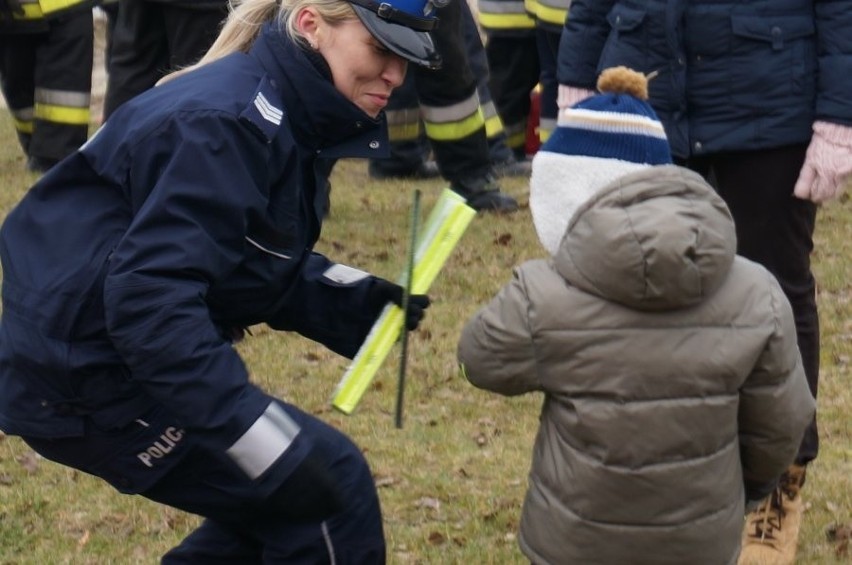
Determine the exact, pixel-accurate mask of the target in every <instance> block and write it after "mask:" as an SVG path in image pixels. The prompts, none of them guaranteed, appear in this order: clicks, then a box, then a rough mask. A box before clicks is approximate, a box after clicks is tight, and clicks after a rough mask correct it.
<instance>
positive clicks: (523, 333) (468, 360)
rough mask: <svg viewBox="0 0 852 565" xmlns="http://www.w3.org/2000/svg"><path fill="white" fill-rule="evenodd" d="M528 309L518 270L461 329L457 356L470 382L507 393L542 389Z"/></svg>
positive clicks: (515, 393) (527, 299) (527, 298)
mask: <svg viewBox="0 0 852 565" xmlns="http://www.w3.org/2000/svg"><path fill="white" fill-rule="evenodd" d="M529 311H530V308H529V297H528V295H527V292H526V288H525V287H524V284H523V280H522V277H521V276H520V275H519V271H517V270H516V271H515V276H514V277H513V279H512V280H511V281H510V282H509V283H508V284H507V285H506V286H504V287H503V288H502V289H501V290H500V292H499V293H498V294H497V296H495V297H494V299H492V300H491V302H490V303H489V304H487V305H486V306H484V307H483V308H482V309H481V310H479V311H478V312H477V313H476V314H474V316H473V317H472V318H471V319H470V320H469V321H468V322H467V324H466V325H465V327H464V329H463V330H462V334H461V338H460V339H459V345H458V360H459V364H460V365H461V370H462V374H463V375H464V376H465V378H466V379H467V380H469V381H470V382H471V384H473V385H474V386H476V387H478V388H482V389H486V390H490V391H493V392H497V393H500V394H505V395H517V394H523V393H525V392H530V391H535V390H541V387H540V385H539V382H538V376H537V371H536V363H535V348H534V344H533V337H532V332H531V330H530V324H529Z"/></svg>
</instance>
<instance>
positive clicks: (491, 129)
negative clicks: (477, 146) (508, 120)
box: [482, 102, 503, 138]
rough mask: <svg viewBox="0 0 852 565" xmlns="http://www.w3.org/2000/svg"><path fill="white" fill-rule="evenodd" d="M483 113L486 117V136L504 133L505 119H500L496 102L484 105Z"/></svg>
mask: <svg viewBox="0 0 852 565" xmlns="http://www.w3.org/2000/svg"><path fill="white" fill-rule="evenodd" d="M482 115H483V116H484V117H485V137H488V138H491V137H496V136H498V135H500V134H501V133H503V120H501V119H500V115H499V114H498V113H497V107H496V106H495V105H494V102H486V103H485V104H483V105H482Z"/></svg>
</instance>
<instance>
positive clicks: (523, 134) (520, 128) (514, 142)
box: [506, 120, 527, 149]
mask: <svg viewBox="0 0 852 565" xmlns="http://www.w3.org/2000/svg"><path fill="white" fill-rule="evenodd" d="M526 142H527V122H526V120H524V121H523V122H520V123H517V124H512V125H511V126H509V125H507V126H506V145H508V146H509V147H511V148H512V149H518V148H520V147H523V146H524V145H526Z"/></svg>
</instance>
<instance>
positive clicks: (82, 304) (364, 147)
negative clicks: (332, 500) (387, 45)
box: [0, 27, 387, 491]
mask: <svg viewBox="0 0 852 565" xmlns="http://www.w3.org/2000/svg"><path fill="white" fill-rule="evenodd" d="M386 135H387V134H386V129H385V127H384V122H383V120H373V119H372V118H370V117H369V116H368V115H367V114H365V113H364V112H363V111H361V110H360V109H359V108H357V107H356V106H355V105H354V104H352V103H351V102H350V101H349V100H347V99H346V98H345V97H343V96H342V95H341V94H340V93H339V92H338V91H337V90H336V89H335V88H334V86H333V84H332V83H331V81H330V80H329V79H328V78H327V77H325V76H323V73H322V72H320V71H318V70H317V66H316V65H314V64H312V63H311V62H310V61H309V60H308V59H306V57H305V54H304V52H303V51H302V50H301V49H299V48H298V47H296V46H295V45H293V44H292V43H290V42H289V41H288V40H287V39H285V38H284V36H283V35H281V34H280V33H278V32H276V31H274V30H273V29H272V28H271V27H268V28H266V29H265V30H264V32H263V34H262V35H261V37H260V38H259V39H258V41H257V42H256V43H255V45H254V47H253V48H252V49H251V51H250V53H248V54H234V55H230V56H228V57H226V58H224V59H222V60H219V61H217V62H215V63H211V64H209V65H207V66H204V67H202V68H201V69H199V70H197V71H194V72H192V73H188V74H186V75H184V76H182V77H180V78H177V79H175V80H173V81H171V82H168V83H166V84H164V85H162V86H158V87H156V88H153V89H152V90H150V91H148V92H146V93H145V94H143V95H141V96H139V97H137V98H136V99H134V100H132V101H130V102H128V103H127V104H125V105H124V106H122V108H121V109H120V110H119V111H118V112H116V113H115V114H114V115H113V116H112V117H111V118H110V119H109V120H108V121H107V123H106V124H105V125H104V126H103V127H102V128H101V130H100V131H99V132H98V133H97V134H96V135H95V136H94V137H93V138H92V139H91V140H90V141H89V143H88V144H86V145H85V146H84V147H82V148H81V149H80V151H79V152H77V153H76V154H74V155H72V156H70V157H69V158H68V159H66V160H65V161H63V162H62V163H61V164H60V165H58V166H56V167H54V168H53V169H52V170H51V171H50V172H49V173H48V174H46V175H45V176H44V177H43V178H42V179H40V180H39V182H38V183H37V184H36V185H35V186H34V187H33V188H32V189H31V190H30V192H29V193H28V194H27V195H26V196H25V198H24V199H23V200H22V201H21V202H20V204H19V205H18V206H17V207H16V208H15V209H14V210H13V211H12V212H11V213H10V214H9V216H8V217H7V219H6V221H5V223H4V225H3V227H2V231H0V259H2V266H3V288H2V298H3V318H2V323H0V428H2V429H3V430H4V431H5V432H6V433H8V434H15V435H22V436H29V437H37V438H57V437H77V436H82V435H84V434H85V433H88V432H89V430H88V428H87V426H90V425H95V426H97V427H99V428H101V429H121V428H122V426H125V425H127V424H128V423H129V422H132V421H134V420H135V419H137V418H139V417H140V415H143V414H146V415H150V414H151V413H152V410H153V409H154V408H156V409H157V411H156V413H158V414H159V413H161V412H165V413H166V414H167V415H169V416H168V417H170V418H173V419H175V422H176V425H177V424H179V425H180V426H182V427H183V428H185V430H186V431H188V432H191V433H192V435H193V437H194V438H195V439H196V440H197V441H200V442H201V443H203V444H205V445H206V446H207V447H208V448H210V449H213V450H217V451H219V452H223V453H224V452H226V451H227V450H228V449H229V448H232V447H233V446H234V445H235V444H236V442H237V440H238V439H239V438H241V437H243V436H244V434H245V433H246V431H247V430H248V429H249V428H251V427H252V426H253V425H255V424H256V422H258V421H259V419H260V418H261V417H262V416H263V415H264V414H266V415H267V416H269V415H270V414H271V413H270V412H269V409H270V405H271V404H270V402H271V399H270V397H268V396H267V395H266V394H265V393H264V392H262V391H261V390H260V389H258V388H257V387H256V386H254V385H253V384H251V383H250V382H249V379H248V374H247V371H246V368H245V367H244V365H243V363H242V361H241V359H240V357H239V356H238V354H237V353H236V351H235V350H234V348H233V346H232V343H231V339H230V337H231V336H232V335H233V334H234V332H238V331H239V329H240V328H244V327H246V326H249V325H252V324H257V323H261V322H265V323H268V324H269V325H271V326H272V327H274V328H276V329H286V330H294V331H298V332H300V333H302V334H304V335H305V336H308V337H310V338H312V339H315V340H317V341H319V342H321V343H324V344H325V345H327V346H328V347H330V348H331V349H333V350H334V351H337V352H339V353H341V354H343V355H347V356H353V355H354V354H355V353H356V352H357V349H358V347H359V346H360V344H361V342H362V341H363V339H364V337H365V336H366V334H367V333H368V331H369V328H370V326H371V325H372V323H373V322H374V320H375V316H376V314H377V312H375V311H373V312H369V311H368V310H369V309H368V308H365V300H366V294H367V293H366V291H367V290H368V287H369V285H370V284H371V282H372V281H373V280H374V278H373V277H370V276H366V273H360V272H356V273H354V274H355V275H359V276H351V275H353V273H352V272H351V271H347V270H346V269H343V271H344V272H343V273H342V274H341V273H340V272H339V271H340V270H341V269H339V268H338V269H337V271H338V272H337V274H335V275H334V276H327V273H328V269H329V267H332V266H333V264H332V263H331V262H330V261H329V260H327V259H326V258H325V257H323V256H321V255H319V254H316V253H313V252H312V251H311V249H312V247H313V245H314V244H315V242H316V241H317V238H318V237H319V235H320V224H321V219H322V213H323V212H322V210H323V206H324V203H325V201H326V198H327V194H326V190H325V189H324V188H323V187H325V186H326V183H325V182H324V179H323V178H321V176H322V171H323V170H325V169H326V168H327V167H322V166H321V165H322V159H325V158H328V159H336V158H340V157H376V156H381V155H380V153H382V152H384V151H385V148H386ZM361 275H363V276H361ZM272 416H275V414H272ZM172 435H173V436H175V435H176V434H174V433H173V434H172ZM256 435H262V434H256ZM162 439H163V441H168V437H163V438H162ZM161 443H162V442H161ZM295 451H297V452H298V451H299V450H298V449H296V450H295ZM303 451H304V450H303ZM297 455H298V454H297ZM294 459H298V457H294ZM154 479H155V477H154V476H153V475H152V477H151V480H154ZM143 482H145V481H143ZM148 482H150V481H148ZM273 482H275V481H273ZM144 486H145V485H141V484H140V485H137V486H136V487H135V488H134V489H128V490H137V491H138V490H140V489H142V488H144Z"/></svg>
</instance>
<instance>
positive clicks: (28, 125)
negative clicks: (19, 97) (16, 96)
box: [12, 106, 34, 133]
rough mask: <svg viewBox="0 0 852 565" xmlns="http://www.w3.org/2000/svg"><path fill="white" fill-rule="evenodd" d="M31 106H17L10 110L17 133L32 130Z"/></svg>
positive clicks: (30, 131) (32, 113)
mask: <svg viewBox="0 0 852 565" xmlns="http://www.w3.org/2000/svg"><path fill="white" fill-rule="evenodd" d="M33 115H34V112H33V107H32V106H30V107H28V108H18V109H13V110H12V121H13V122H14V123H15V130H17V131H18V132H19V133H32V132H33Z"/></svg>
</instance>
